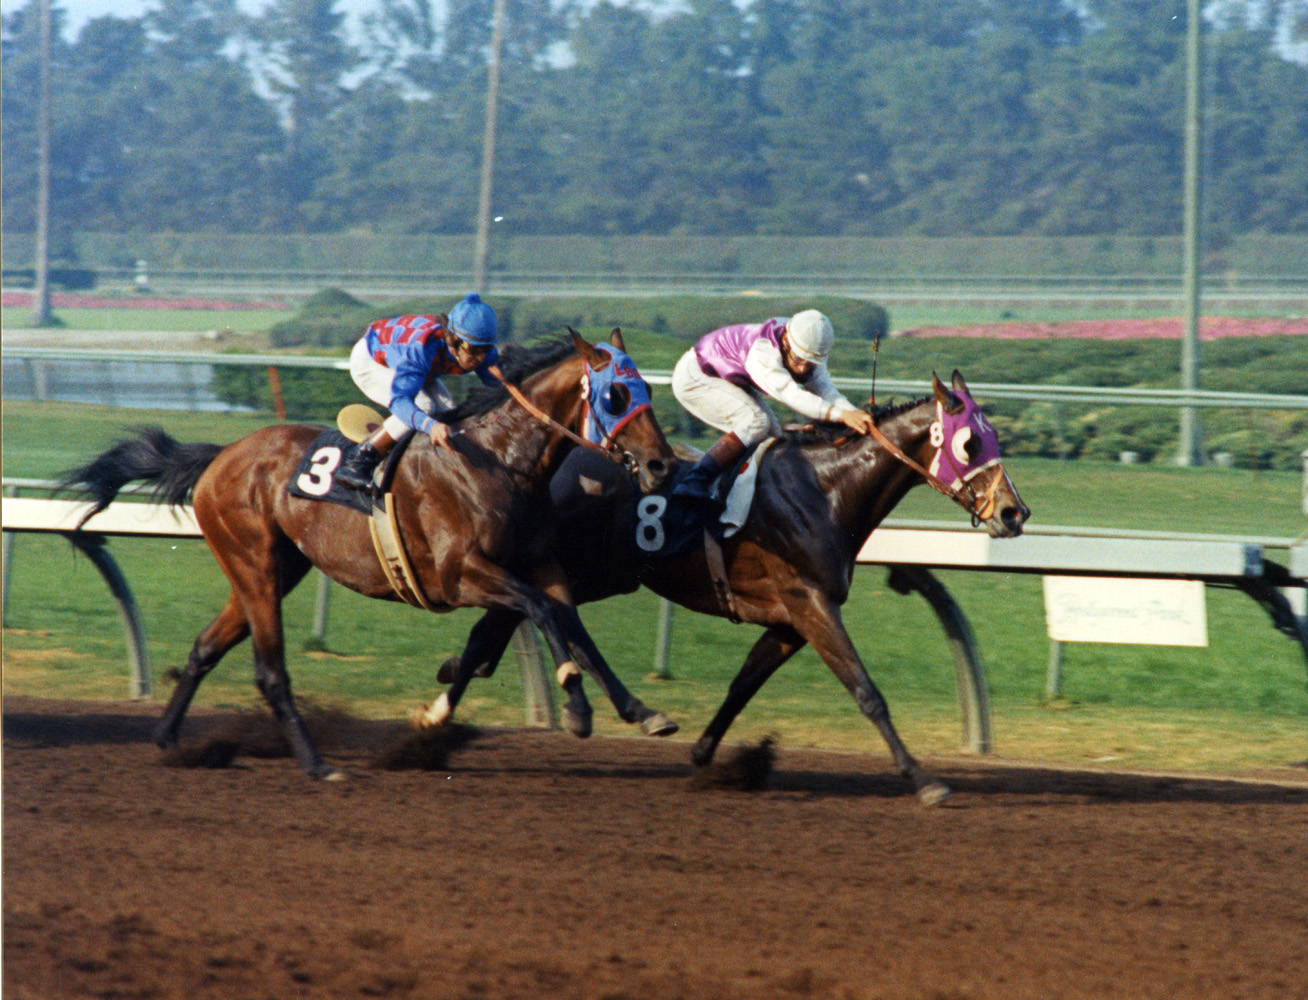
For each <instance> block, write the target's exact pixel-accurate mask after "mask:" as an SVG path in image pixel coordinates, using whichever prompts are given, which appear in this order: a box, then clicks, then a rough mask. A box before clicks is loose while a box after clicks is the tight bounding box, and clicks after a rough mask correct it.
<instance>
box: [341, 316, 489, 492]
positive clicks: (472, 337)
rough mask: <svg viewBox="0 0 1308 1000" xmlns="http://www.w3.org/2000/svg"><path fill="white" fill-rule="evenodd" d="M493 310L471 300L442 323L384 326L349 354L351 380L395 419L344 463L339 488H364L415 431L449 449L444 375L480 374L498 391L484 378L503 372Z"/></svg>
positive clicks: (402, 321) (403, 320) (400, 319)
mask: <svg viewBox="0 0 1308 1000" xmlns="http://www.w3.org/2000/svg"><path fill="white" fill-rule="evenodd" d="M495 333H496V321H495V310H493V309H492V308H491V307H490V306H488V305H487V304H486V303H485V302H483V301H482V300H481V297H480V296H479V295H477V293H476V292H473V293H472V294H471V295H469V296H467V297H466V298H465V299H464V300H463V301H462V302H460V303H459V304H458V305H456V306H455V307H454V308H453V309H451V310H450V315H449V318H448V319H446V318H445V317H444V316H394V317H392V318H390V319H379V320H377V321H376V322H375V323H373V324H372V325H371V326H369V327H368V330H367V332H366V333H365V334H364V335H363V336H362V337H361V338H360V339H359V342H358V343H357V344H355V345H354V350H353V351H351V352H350V376H351V377H352V378H353V379H354V384H355V385H357V386H358V387H359V388H360V389H362V390H363V394H364V395H365V396H367V397H368V398H369V399H371V400H372V401H373V402H374V403H380V404H381V405H382V406H385V407H386V408H387V409H389V410H390V411H391V412H390V416H388V417H387V418H386V420H385V421H384V422H383V423H382V425H381V427H380V428H378V429H377V431H375V432H374V433H373V435H372V436H371V437H370V438H368V439H367V440H366V441H364V442H363V443H362V444H360V445H359V447H358V449H357V450H355V451H354V452H353V453H352V454H350V455H349V457H347V458H346V459H345V461H344V462H342V463H341V466H340V468H339V469H337V470H336V475H335V479H336V481H337V482H338V483H342V484H344V485H346V486H353V487H356V488H360V489H361V488H364V487H366V486H367V485H368V484H369V483H370V482H371V481H372V474H373V471H374V470H375V469H376V468H377V463H378V462H380V461H381V459H382V456H383V455H385V454H386V453H387V452H388V451H390V450H391V446H392V445H393V444H395V442H396V440H398V439H399V437H400V436H401V435H402V434H404V433H405V432H406V431H408V429H409V428H410V427H412V428H413V429H414V430H416V431H419V432H421V433H423V434H426V435H427V436H428V437H429V438H430V439H431V443H432V444H434V445H436V446H438V447H446V448H448V447H449V443H448V442H449V437H450V428H449V425H448V424H446V423H444V422H442V421H440V420H437V419H435V414H438V413H443V412H445V411H446V410H450V409H453V408H454V405H455V404H454V397H452V396H451V395H450V392H449V390H448V389H446V388H445V386H444V385H443V384H441V381H440V378H439V376H441V375H464V374H467V373H468V372H476V373H477V377H478V378H479V379H481V381H482V382H484V383H485V384H486V385H492V386H494V385H499V384H500V383H499V381H498V380H497V379H495V377H494V376H492V375H491V374H490V372H489V371H488V370H487V369H488V368H489V366H491V365H494V364H498V362H499V351H497V350H496V348H495Z"/></svg>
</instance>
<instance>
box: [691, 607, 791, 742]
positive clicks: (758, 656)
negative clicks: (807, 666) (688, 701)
mask: <svg viewBox="0 0 1308 1000" xmlns="http://www.w3.org/2000/svg"><path fill="white" fill-rule="evenodd" d="M804 641H805V640H804V638H803V636H801V635H800V634H799V633H798V632H796V631H795V630H794V629H791V628H788V627H773V628H770V629H768V630H767V631H766V632H764V633H763V634H762V635H761V636H759V640H758V642H756V643H754V648H753V649H751V650H750V651H749V655H748V656H747V657H745V662H744V664H743V665H742V666H741V668H740V673H738V674H736V677H735V679H734V680H733V681H732V682H731V687H730V688H728V689H727V697H726V700H725V701H724V702H723V703H722V707H721V708H719V709H718V711H717V714H716V715H714V716H713V721H711V722H710V723H709V724H708V726H707V727H706V728H705V730H704V735H703V736H701V737H700V738H699V739H698V740H696V741H695V745H694V746H693V747H691V750H690V760H691V763H692V764H694V765H695V766H696V767H704V766H705V765H706V764H708V763H709V762H710V761H712V760H713V754H714V753H715V752H716V751H717V749H718V744H719V743H721V742H722V737H723V736H725V735H726V732H727V729H728V728H730V726H731V723H732V722H734V721H735V719H736V716H737V715H739V714H740V712H741V710H742V709H743V708H744V707H745V706H746V705H747V704H749V700H750V699H751V698H753V697H754V695H756V694H758V689H759V688H761V687H762V686H763V684H764V682H766V681H767V679H768V678H769V677H771V676H772V675H773V674H774V673H776V672H777V668H778V667H780V666H781V665H782V664H783V663H785V662H786V661H787V660H789V659H790V658H791V657H792V656H794V655H795V653H797V652H798V651H799V650H801V649H803V648H804Z"/></svg>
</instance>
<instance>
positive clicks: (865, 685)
mask: <svg viewBox="0 0 1308 1000" xmlns="http://www.w3.org/2000/svg"><path fill="white" fill-rule="evenodd" d="M932 382H933V388H934V392H933V395H931V396H927V397H925V398H924V399H921V400H918V401H915V402H911V403H906V404H903V405H900V406H897V407H894V408H881V409H877V410H874V411H873V415H874V416H875V417H876V419H877V427H878V432H877V434H875V435H869V436H866V437H860V436H857V435H851V434H850V433H849V432H848V431H846V430H844V429H843V428H841V429H834V430H833V429H825V428H823V429H817V430H812V431H806V432H799V433H791V434H789V435H787V436H786V437H784V438H781V439H779V440H777V441H776V442H775V443H774V444H773V445H772V446H771V447H770V448H769V449H768V451H767V452H766V453H765V454H764V455H763V456H762V457H761V458H760V459H758V469H757V478H756V483H755V495H754V500H753V506H752V508H751V509H750V511H749V516H748V519H747V520H746V522H745V524H744V526H743V527H742V528H741V529H740V531H739V532H738V533H736V534H734V535H733V536H731V537H728V538H725V539H723V541H722V544H721V553H722V561H723V566H724V568H725V575H726V579H727V582H728V584H729V586H730V597H729V598H725V597H724V595H723V593H722V592H721V591H720V590H719V589H718V588H717V587H715V585H714V583H713V579H712V575H711V573H710V569H709V560H708V554H707V551H706V547H705V545H704V543H703V542H702V541H701V542H700V543H699V544H698V545H696V546H693V547H691V548H690V549H689V550H687V551H685V552H683V553H682V554H680V555H671V556H667V557H659V556H658V555H657V553H655V552H652V551H643V549H649V548H650V547H651V546H650V545H649V544H648V539H650V538H655V539H657V538H658V537H659V533H660V526H659V525H658V524H657V511H659V510H665V509H666V505H665V506H664V507H662V508H660V507H659V506H658V504H657V503H656V502H655V499H656V498H653V497H647V498H644V499H642V498H640V497H639V496H638V495H636V494H635V493H634V491H632V490H631V489H630V488H629V487H627V486H625V485H624V484H622V483H621V482H620V481H618V480H616V479H614V478H613V477H612V476H611V475H609V474H608V473H607V470H604V469H603V468H600V467H598V466H596V465H595V464H594V463H576V462H575V460H576V459H577V458H580V457H582V456H574V459H573V460H570V462H569V464H568V466H567V467H565V469H564V470H563V471H562V472H561V473H560V476H559V478H558V479H557V480H556V481H555V496H556V503H557V504H558V506H559V507H560V511H561V525H560V527H561V532H560V554H561V556H562V559H563V563H564V568H565V570H566V571H567V574H568V582H569V583H570V584H571V587H572V594H573V597H574V599H575V600H576V601H577V603H579V604H580V603H584V602H586V601H596V600H601V599H602V598H605V597H610V596H612V595H614V594H625V593H631V592H632V591H634V590H636V589H637V588H638V587H639V586H640V585H641V584H644V585H645V586H647V587H649V588H650V589H651V590H653V591H654V592H655V593H657V594H659V595H661V596H662V597H666V598H667V599H669V600H671V601H674V602H676V603H677V604H680V605H682V606H683V607H687V608H690V609H691V610H693V611H702V612H704V613H705V614H710V615H719V616H723V617H736V618H738V619H739V620H741V621H745V622H749V623H752V624H755V625H761V626H763V628H764V629H765V631H764V633H763V635H762V636H761V637H760V638H759V639H758V641H757V642H756V643H755V644H754V647H753V649H751V650H750V652H749V655H748V657H746V659H745V663H744V666H742V667H741V669H740V672H739V674H737V676H736V678H735V680H733V681H732V683H731V686H730V688H729V690H728V692H727V697H726V700H725V701H724V702H723V704H722V707H721V708H720V709H718V712H717V714H716V715H715V716H714V717H713V720H712V721H711V722H710V723H709V724H708V728H707V729H705V731H704V734H703V735H702V736H701V737H700V738H699V740H698V742H696V743H695V745H694V747H693V749H692V750H691V759H692V761H693V763H694V764H695V765H696V766H704V765H706V764H708V763H709V762H710V761H711V760H712V759H713V754H714V752H715V751H716V749H717V746H718V744H719V742H720V741H721V740H722V737H723V735H724V734H725V733H726V731H727V728H728V727H729V726H730V725H731V723H732V721H733V720H734V719H735V717H736V716H737V715H738V714H739V713H740V711H741V710H742V709H743V708H744V707H745V705H746V704H747V703H748V702H749V700H750V699H751V698H752V697H753V696H754V694H755V693H756V692H757V691H758V690H759V688H760V687H762V685H763V683H764V682H765V681H766V680H767V679H768V678H769V677H770V676H772V674H773V673H774V672H775V671H776V670H777V668H778V667H780V666H781V665H782V664H783V663H785V662H786V661H787V660H788V659H790V658H791V657H792V656H794V655H795V653H796V652H797V651H798V650H799V649H801V648H802V647H803V646H804V645H805V644H806V643H811V644H812V645H813V648H814V649H815V650H816V651H817V653H818V654H819V655H820V656H821V657H822V659H823V661H824V662H825V663H826V664H827V666H828V667H830V668H831V670H832V671H833V672H834V673H835V675H836V676H837V677H838V678H839V679H840V681H841V682H842V683H843V684H844V685H845V687H846V688H847V689H848V691H849V693H850V694H851V695H852V696H853V697H854V700H855V701H856V702H857V703H858V706H859V708H860V709H862V711H863V713H864V715H866V716H867V717H868V718H869V719H870V720H871V721H872V723H873V724H874V725H875V726H876V727H877V729H878V730H879V731H880V732H881V735H882V737H883V738H884V739H885V741H886V743H887V745H888V746H889V747H890V750H891V752H892V753H893V755H894V759H895V763H896V765H897V766H898V768H899V770H900V771H901V773H903V774H904V775H905V777H907V778H909V779H910V780H911V781H912V782H913V785H914V788H915V789H916V791H917V794H918V796H919V798H921V799H922V801H924V802H927V803H933V802H938V801H941V800H942V799H944V798H945V797H946V796H948V794H949V789H948V788H947V787H946V786H945V785H944V784H943V783H942V782H940V781H939V780H937V779H935V778H932V777H931V776H929V775H928V774H927V773H926V772H925V771H924V770H923V768H922V767H921V765H920V764H919V763H918V762H917V761H916V760H915V759H914V758H913V756H912V755H911V754H910V753H909V752H908V750H907V749H906V748H905V746H904V744H903V741H902V740H901V739H900V738H899V734H898V733H897V732H896V731H895V728H894V726H893V725H892V724H891V721H890V713H889V710H888V709H887V707H886V702H885V699H884V698H883V697H882V695H881V692H880V691H879V690H878V689H877V687H876V685H875V684H874V683H873V682H872V679H871V678H870V677H869V676H868V673H867V670H866V668H865V667H864V666H863V663H862V661H861V659H860V658H859V655H858V651H857V650H856V649H855V648H854V644H853V642H852V641H851V640H850V638H849V635H848V633H847V632H846V631H845V627H844V625H843V624H842V622H841V616H840V607H841V605H842V604H844V603H845V601H846V599H847V598H848V597H849V588H850V583H851V581H852V579H853V575H854V567H855V560H856V558H857V555H858V552H859V549H861V548H862V546H863V543H864V542H865V541H866V540H867V537H868V535H870V534H871V532H872V530H873V529H874V528H876V526H877V525H878V524H880V523H881V522H882V521H883V520H884V519H885V518H886V517H887V516H888V515H889V514H890V512H891V511H892V510H893V509H894V507H895V505H896V504H897V503H899V501H900V500H901V499H903V497H904V495H905V494H906V493H907V492H908V491H909V490H910V489H911V488H913V487H914V486H916V485H918V484H920V483H922V482H928V483H930V484H931V485H933V486H934V487H936V488H937V489H939V490H940V491H941V492H943V493H945V494H946V495H947V496H950V497H951V498H952V499H953V500H955V501H956V502H957V503H959V504H960V505H961V506H962V507H963V509H964V510H966V511H967V512H968V513H969V514H970V515H971V516H972V518H973V521H974V522H975V523H977V524H984V525H985V527H986V528H987V529H988V531H989V532H990V534H991V535H992V536H994V537H997V538H1006V537H1013V536H1016V535H1019V534H1021V532H1022V526H1023V524H1024V523H1025V522H1026V520H1027V518H1028V517H1029V516H1030V511H1029V510H1028V509H1027V507H1026V505H1025V504H1024V503H1023V502H1022V500H1021V498H1020V497H1019V496H1018V493H1017V490H1016V489H1015V488H1014V487H1013V483H1012V481H1011V480H1010V479H1009V477H1008V474H1007V473H1006V472H1005V471H1004V467H1003V464H1002V463H1001V461H1000V456H999V443H998V439H997V437H996V435H995V432H994V430H993V428H991V426H990V424H989V422H988V421H986V419H985V416H984V415H983V414H982V413H981V411H980V409H979V408H978V407H977V406H976V404H975V403H974V402H973V401H972V399H971V395H970V394H969V393H968V390H967V384H966V383H965V382H964V381H963V377H962V375H960V374H959V373H958V372H957V371H955V372H954V375H953V387H952V389H950V388H947V387H946V386H945V385H944V384H943V383H941V382H940V380H939V379H936V378H935V377H934V376H933V377H932ZM574 464H575V466H576V467H575V468H574ZM579 484H580V485H579ZM597 484H602V486H599V485H597ZM642 531H643V538H644V540H641V538H642ZM601 533H607V535H608V537H609V538H611V539H614V538H619V539H620V538H626V539H631V538H632V536H633V535H634V536H635V538H636V540H635V541H633V542H632V543H631V544H627V545H623V544H609V545H596V544H595V542H594V539H595V538H596V537H597V536H598V535H599V534H601ZM520 620H521V616H520V615H519V614H518V613H517V612H515V611H512V610H510V609H496V610H492V611H489V612H488V613H487V614H486V615H485V616H483V617H482V619H481V620H480V621H479V622H478V623H477V624H476V625H475V626H473V629H472V633H471V635H470V636H469V639H468V645H467V646H466V648H465V649H464V651H463V653H462V654H461V655H460V656H458V657H454V658H452V659H450V660H448V661H446V663H445V664H443V665H442V667H441V670H440V673H439V675H438V677H439V679H440V680H442V681H444V682H450V683H451V687H450V688H449V689H448V690H447V691H445V692H444V693H443V694H442V695H441V702H442V703H443V705H444V707H445V709H446V711H445V714H446V715H448V713H449V712H450V711H452V710H453V706H454V705H457V703H458V700H459V698H460V697H461V696H462V694H463V691H464V689H465V687H466V686H467V684H468V682H469V681H470V680H471V678H472V677H473V676H474V675H479V676H485V675H487V674H489V673H490V672H491V671H492V670H494V668H495V665H496V663H497V662H498V661H499V658H500V657H501V656H502V655H503V653H504V650H505V647H506V645H507V644H508V641H509V638H510V636H511V635H512V633H513V629H514V628H515V627H516V626H517V624H518V622H519V621H520Z"/></svg>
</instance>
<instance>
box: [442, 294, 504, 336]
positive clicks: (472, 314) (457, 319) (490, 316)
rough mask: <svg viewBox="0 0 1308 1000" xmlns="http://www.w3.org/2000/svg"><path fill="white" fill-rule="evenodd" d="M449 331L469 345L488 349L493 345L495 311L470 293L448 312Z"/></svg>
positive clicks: (477, 296)
mask: <svg viewBox="0 0 1308 1000" xmlns="http://www.w3.org/2000/svg"><path fill="white" fill-rule="evenodd" d="M450 330H451V331H452V332H454V333H455V334H456V335H458V336H459V337H462V338H463V339H464V340H466V341H467V342H468V343H469V344H473V345H475V346H477V347H490V346H491V345H493V344H494V343H495V310H494V309H492V308H491V307H490V306H488V305H487V304H486V303H485V302H483V301H482V300H481V296H480V295H478V294H477V293H476V292H471V293H469V295H468V297H467V298H465V299H464V300H463V301H462V302H460V303H459V304H458V305H457V306H455V307H454V308H453V309H451V310H450Z"/></svg>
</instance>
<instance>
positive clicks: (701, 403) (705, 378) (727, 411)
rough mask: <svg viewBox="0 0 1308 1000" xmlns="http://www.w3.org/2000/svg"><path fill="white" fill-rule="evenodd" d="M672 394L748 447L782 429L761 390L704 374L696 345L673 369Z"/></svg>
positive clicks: (698, 417)
mask: <svg viewBox="0 0 1308 1000" xmlns="http://www.w3.org/2000/svg"><path fill="white" fill-rule="evenodd" d="M672 394H673V395H674V396H676V397H677V402H678V403H680V404H681V405H682V406H683V407H684V408H685V409H686V412H688V413H689V414H690V415H691V416H692V417H695V418H696V419H698V420H702V421H704V423H706V424H708V425H709V426H710V427H714V428H716V429H717V430H719V431H721V432H722V433H724V434H725V433H727V432H728V431H734V432H735V434H736V437H738V438H740V440H741V441H742V442H743V443H744V445H745V446H746V447H750V446H751V445H755V444H758V443H759V442H760V441H762V440H763V439H764V438H766V437H770V436H775V435H778V434H780V433H781V421H779V420H778V419H777V417H776V414H774V413H773V412H772V411H771V410H770V409H769V408H768V406H767V404H766V403H765V402H764V401H763V398H764V397H763V394H762V393H761V392H759V391H758V390H757V389H742V388H741V387H740V386H738V385H736V384H735V383H734V382H728V381H727V380H726V379H724V378H718V377H717V376H716V375H706V374H704V370H703V369H702V368H700V366H699V359H697V358H696V357H695V351H694V350H693V349H692V350H689V351H687V352H686V353H685V354H683V355H682V356H681V360H680V361H678V362H677V366H676V367H675V368H674V369H673V370H672Z"/></svg>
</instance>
